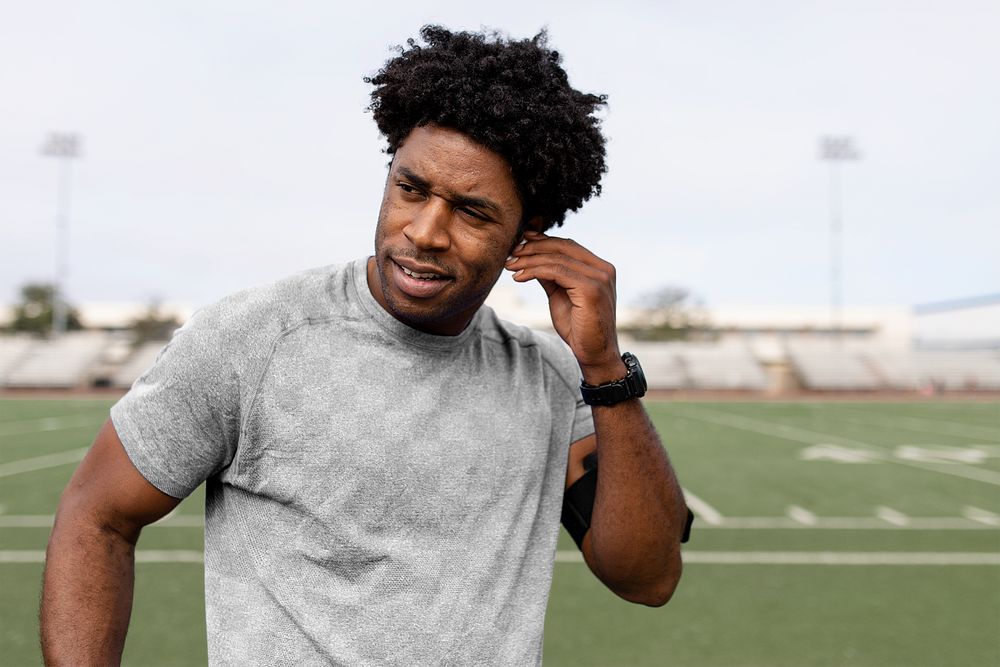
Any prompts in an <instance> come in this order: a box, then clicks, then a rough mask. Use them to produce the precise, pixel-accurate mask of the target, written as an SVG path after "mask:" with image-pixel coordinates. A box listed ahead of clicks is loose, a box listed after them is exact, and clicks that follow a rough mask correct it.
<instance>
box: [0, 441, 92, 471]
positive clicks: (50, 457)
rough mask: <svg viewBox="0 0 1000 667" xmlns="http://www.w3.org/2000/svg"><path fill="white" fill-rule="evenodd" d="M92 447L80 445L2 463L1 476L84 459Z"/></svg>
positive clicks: (53, 466) (0, 466) (54, 466)
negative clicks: (67, 449)
mask: <svg viewBox="0 0 1000 667" xmlns="http://www.w3.org/2000/svg"><path fill="white" fill-rule="evenodd" d="M88 449H90V447H80V448H79V449H71V450H70V451H68V452H59V453H57V454H45V455H44V456H34V457H32V458H30V459H21V460H20V461H13V462H11V463H4V464H3V465H0V477H10V476H11V475H19V474H21V473H24V472H34V471H35V470H45V469H46V468H56V467H59V466H64V465H67V464H69V463H77V462H78V461H82V460H83V457H84V456H85V455H86V454H87V450H88Z"/></svg>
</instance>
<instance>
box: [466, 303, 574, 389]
mask: <svg viewBox="0 0 1000 667" xmlns="http://www.w3.org/2000/svg"><path fill="white" fill-rule="evenodd" d="M484 308H485V310H486V312H485V314H484V317H483V321H482V323H481V330H482V332H483V336H484V338H486V339H487V340H491V341H493V342H494V343H499V344H501V345H504V346H506V347H508V348H511V349H519V350H520V351H522V352H524V351H530V352H529V354H537V355H538V357H540V360H541V361H542V362H543V363H544V364H545V365H546V366H547V367H549V368H550V369H551V370H553V371H555V372H557V373H559V374H560V375H562V376H565V377H567V378H569V377H575V376H577V375H578V374H579V369H578V366H577V364H576V358H575V357H574V356H573V352H572V350H570V347H569V345H567V344H566V343H565V342H564V341H563V339H562V338H560V337H559V336H558V335H557V334H555V333H552V332H548V331H539V330H538V329H531V328H529V327H526V326H524V325H522V324H515V323H514V322H510V321H508V320H504V319H501V318H500V317H499V316H497V314H496V313H495V312H494V311H493V310H492V309H491V308H488V307H484Z"/></svg>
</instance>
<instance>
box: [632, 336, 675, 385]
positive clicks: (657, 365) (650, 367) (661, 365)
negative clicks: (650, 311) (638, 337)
mask: <svg viewBox="0 0 1000 667" xmlns="http://www.w3.org/2000/svg"><path fill="white" fill-rule="evenodd" d="M623 349H627V350H628V351H630V352H632V354H634V355H635V356H636V357H638V358H639V362H640V363H641V364H642V372H643V374H645V376H646V384H647V385H648V386H649V388H650V389H684V388H686V387H687V386H688V376H687V373H686V372H685V370H684V367H683V366H682V365H681V361H680V359H679V358H678V356H677V354H676V351H675V346H674V345H671V344H670V343H638V342H635V343H632V342H630V343H626V344H623Z"/></svg>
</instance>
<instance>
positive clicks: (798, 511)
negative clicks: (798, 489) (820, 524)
mask: <svg viewBox="0 0 1000 667" xmlns="http://www.w3.org/2000/svg"><path fill="white" fill-rule="evenodd" d="M786 513H787V514H788V516H789V518H790V519H791V520H792V521H795V522H796V523H801V524H802V525H803V526H815V525H816V521H817V520H818V519H817V517H816V515H815V514H813V513H812V512H810V511H809V510H807V509H806V508H804V507H799V506H798V505H791V506H789V508H788V510H787V512H786Z"/></svg>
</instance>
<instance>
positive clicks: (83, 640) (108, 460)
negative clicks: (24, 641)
mask: <svg viewBox="0 0 1000 667" xmlns="http://www.w3.org/2000/svg"><path fill="white" fill-rule="evenodd" d="M179 502H180V500H178V499H177V498H174V497H172V496H168V495H167V494H165V493H163V492H162V491H160V490H158V489H157V488H156V487H154V486H153V485H152V484H150V483H149V482H148V481H146V479H145V478H144V477H143V476H142V475H141V474H140V473H139V471H138V470H136V469H135V466H133V465H132V461H131V460H130V459H129V457H128V455H127V454H126V453H125V449H124V448H123V447H122V444H121V441H120V440H119V438H118V434H117V433H116V432H115V428H114V425H113V424H112V423H111V420H110V419H109V420H108V421H106V422H105V424H104V426H103V427H102V428H101V430H100V432H99V433H98V434H97V439H96V440H95V441H94V444H93V445H92V446H91V448H90V451H89V452H87V456H86V457H84V459H83V461H82V462H81V463H80V466H79V467H78V468H77V469H76V472H75V473H73V477H72V478H71V479H70V481H69V484H68V485H67V486H66V489H65V490H64V491H63V495H62V498H61V499H60V501H59V509H58V511H57V512H56V519H55V525H54V526H53V528H52V535H51V537H50V538H49V546H48V549H47V551H46V557H45V577H44V582H43V587H42V607H41V613H40V621H41V640H42V655H43V657H44V660H45V664H47V665H98V664H100V665H108V664H118V663H119V662H121V655H122V648H123V647H124V645H125V633H126V632H127V630H128V623H129V616H130V615H131V612H132V585H133V579H134V573H135V544H136V541H137V540H138V539H139V532H140V531H141V530H142V527H143V526H145V525H147V524H149V523H152V522H153V521H156V520H157V519H159V518H161V517H163V516H164V515H166V514H167V513H168V512H170V510H172V509H173V508H174V507H176V506H177V504H178V503H179Z"/></svg>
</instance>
